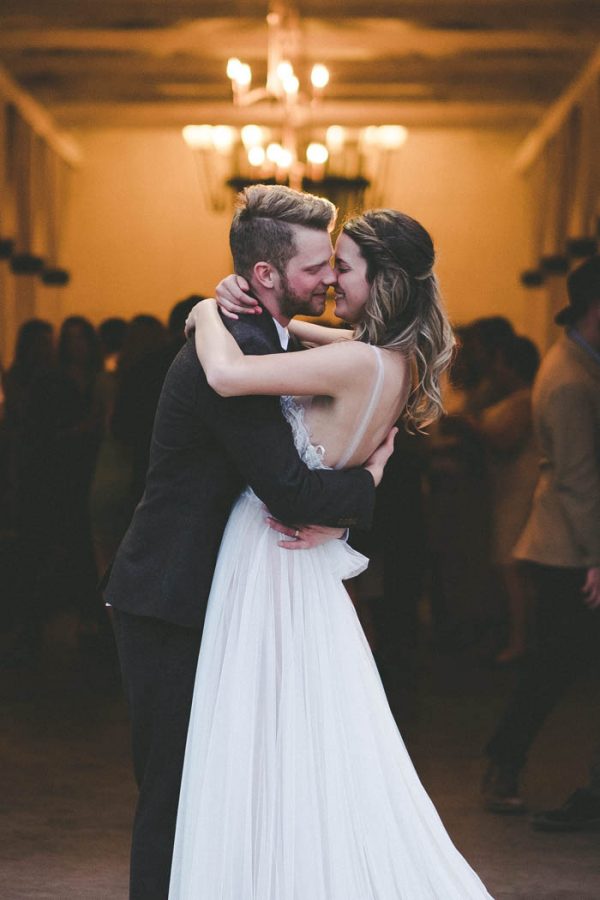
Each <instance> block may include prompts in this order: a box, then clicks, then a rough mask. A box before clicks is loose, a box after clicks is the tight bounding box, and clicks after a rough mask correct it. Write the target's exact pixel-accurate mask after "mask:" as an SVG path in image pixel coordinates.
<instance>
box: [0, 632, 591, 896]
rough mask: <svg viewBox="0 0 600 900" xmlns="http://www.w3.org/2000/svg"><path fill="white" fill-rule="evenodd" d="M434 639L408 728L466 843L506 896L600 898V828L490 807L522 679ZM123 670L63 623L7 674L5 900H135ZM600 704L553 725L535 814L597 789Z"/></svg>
mask: <svg viewBox="0 0 600 900" xmlns="http://www.w3.org/2000/svg"><path fill="white" fill-rule="evenodd" d="M423 643H424V647H423V649H422V651H421V652H420V654H419V657H418V660H417V663H416V678H415V682H416V689H415V691H414V694H413V696H412V703H411V704H410V705H411V707H412V709H411V712H410V714H409V715H408V716H407V718H408V719H409V721H408V722H407V724H406V726H404V727H403V731H404V732H405V736H406V739H407V743H408V746H409V749H410V752H411V754H412V756H413V759H414V761H415V764H416V767H417V770H418V772H419V774H420V776H421V778H422V780H423V782H424V784H425V786H426V788H427V789H428V791H429V793H430V795H431V797H432V799H433V800H434V802H435V803H436V805H437V808H438V810H439V812H440V814H441V816H442V818H443V820H444V822H445V824H446V827H447V828H448V830H449V832H450V834H451V836H452V838H453V840H454V841H455V843H456V844H457V845H458V847H459V848H460V849H461V851H462V852H463V853H464V855H465V856H466V857H467V858H468V860H469V861H470V862H471V864H472V865H473V866H474V867H475V868H476V869H477V871H478V872H479V874H480V876H481V877H482V879H483V880H484V882H485V883H486V885H487V886H488V889H489V891H490V893H491V894H492V895H493V896H494V897H496V898H498V900H500V898H502V900H509V898H523V900H525V898H527V900H534V898H535V900H538V898H539V900H542V898H544V900H554V898H555V900H559V898H570V900H598V898H600V835H599V834H596V835H594V834H590V835H586V834H576V835H545V834H540V833H536V832H533V831H532V830H531V827H530V824H529V821H528V819H527V818H526V817H523V818H518V819H510V818H502V817H494V816H490V815H488V814H486V813H484V812H483V811H482V810H481V808H480V802H479V796H478V787H479V781H480V777H481V771H482V761H481V758H480V755H479V754H480V748H481V746H482V744H483V742H484V740H485V738H486V736H487V735H488V733H489V732H490V730H491V728H492V726H493V724H494V722H495V720H496V718H497V716H498V714H499V712H500V710H501V708H502V706H503V703H504V700H505V698H506V696H507V694H508V691H509V690H510V684H511V681H512V678H513V677H514V676H513V674H511V673H510V672H499V671H495V670H493V669H491V668H489V667H485V666H483V665H482V664H481V663H480V662H478V661H477V660H476V659H474V658H471V659H465V658H464V657H463V658H461V657H456V656H452V655H445V656H440V655H439V654H437V653H435V652H434V651H433V650H432V649H431V648H430V647H428V646H427V643H426V641H424V642H423ZM111 666H112V661H111V658H110V655H108V656H107V655H106V653H104V654H101V655H99V656H98V655H97V654H95V653H94V652H90V651H89V650H86V652H85V653H80V652H79V651H78V650H77V649H76V647H75V645H74V639H73V635H72V633H71V632H70V631H69V627H68V623H62V624H59V625H58V626H56V627H55V628H54V630H53V631H52V633H51V634H50V635H49V646H48V648H47V651H46V654H45V658H44V660H43V663H42V665H41V667H40V668H39V669H38V670H37V671H35V672H28V673H24V672H23V671H17V670H12V671H7V672H4V673H2V680H1V687H0V692H1V695H2V710H3V712H2V718H3V727H2V732H1V737H0V773H1V776H0V777H1V783H2V790H1V791H0V897H1V898H2V900H51V898H52V900H126V898H127V856H128V843H129V826H130V820H131V815H132V810H133V805H134V800H135V791H134V786H133V782H132V777H131V772H130V767H129V748H128V726H127V716H126V710H125V708H124V705H123V703H122V700H121V697H120V693H119V688H118V684H117V681H116V676H115V675H114V673H113V674H112V675H111V674H110V673H111ZM598 696H599V695H598V685H597V684H593V683H592V682H591V681H590V682H586V681H583V682H581V683H580V684H578V685H577V686H576V688H575V689H574V690H573V691H572V692H571V693H570V695H569V696H568V697H567V698H565V701H564V702H563V704H562V706H561V708H560V709H559V710H558V711H557V713H556V714H555V715H554V716H553V717H552V719H551V720H550V721H549V722H548V724H547V726H546V728H545V729H544V732H543V735H542V736H541V739H540V740H539V741H538V743H537V745H536V747H535V750H534V753H533V755H532V758H531V764H530V767H529V771H528V776H527V781H526V795H527V799H528V800H529V802H530V804H531V806H532V808H534V809H535V808H543V807H545V806H548V805H553V804H555V803H556V802H560V801H562V799H564V797H565V796H566V795H567V794H568V793H569V792H570V791H571V790H572V789H574V788H575V787H577V785H578V784H580V783H582V782H584V781H585V778H586V766H587V762H588V759H589V755H590V753H591V748H592V745H593V741H594V731H595V730H597V729H598V727H599V726H600V710H599V708H598V706H599V704H598ZM409 699H410V696H409ZM6 726H8V727H6ZM205 900H211V898H205ZM306 900H310V898H306ZM382 900H387V898H382ZM390 900H393V898H390ZM407 900H411V898H407Z"/></svg>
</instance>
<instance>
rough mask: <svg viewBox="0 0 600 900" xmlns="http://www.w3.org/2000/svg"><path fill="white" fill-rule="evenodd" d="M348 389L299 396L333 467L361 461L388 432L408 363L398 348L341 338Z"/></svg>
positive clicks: (406, 387)
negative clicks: (326, 393) (391, 348)
mask: <svg viewBox="0 0 600 900" xmlns="http://www.w3.org/2000/svg"><path fill="white" fill-rule="evenodd" d="M344 355H345V357H346V362H347V367H348V389H347V390H343V389H342V390H338V392H337V394H336V396H335V397H331V396H326V395H319V396H314V397H304V398H297V399H298V400H300V402H302V403H303V405H304V407H305V421H306V425H307V428H308V431H309V432H310V436H311V441H312V443H313V444H316V445H318V446H321V447H322V448H323V450H324V454H325V455H324V457H323V461H324V462H325V464H326V465H327V466H330V467H331V468H350V467H352V466H357V465H361V464H362V463H363V462H364V461H365V460H366V459H368V457H369V456H370V455H371V453H372V452H373V451H374V450H375V448H376V447H378V446H379V445H380V444H381V443H382V441H383V440H385V438H386V436H387V435H388V433H389V431H390V428H392V426H393V425H394V424H395V423H396V422H397V420H398V418H399V417H400V415H401V413H402V410H403V409H404V407H405V405H406V401H407V399H408V395H409V392H410V386H411V373H410V364H409V362H408V360H407V359H406V357H404V356H402V354H400V353H398V352H396V351H390V350H382V349H381V348H379V347H373V346H371V345H368V344H359V343H357V342H355V341H345V342H344Z"/></svg>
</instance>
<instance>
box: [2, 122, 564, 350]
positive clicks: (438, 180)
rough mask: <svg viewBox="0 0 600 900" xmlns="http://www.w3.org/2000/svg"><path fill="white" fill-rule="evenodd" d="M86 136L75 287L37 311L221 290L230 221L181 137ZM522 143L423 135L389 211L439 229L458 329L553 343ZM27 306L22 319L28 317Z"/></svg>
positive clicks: (131, 305) (514, 138)
mask: <svg viewBox="0 0 600 900" xmlns="http://www.w3.org/2000/svg"><path fill="white" fill-rule="evenodd" d="M77 137H78V140H79V141H80V143H81V146H82V149H83V154H84V165H83V167H82V168H81V169H80V170H79V171H78V172H77V173H76V174H75V176H74V177H73V183H72V190H71V200H70V207H69V214H68V220H67V228H66V234H65V241H64V252H63V259H62V260H61V263H62V264H64V265H65V266H66V267H68V268H69V269H70V270H71V272H72V282H71V284H70V285H69V287H67V288H65V289H63V290H55V289H54V290H50V289H47V288H41V289H38V290H37V291H36V300H35V304H34V305H35V307H36V311H37V313H38V314H42V315H45V316H48V317H50V318H52V319H53V320H54V321H56V322H59V321H60V319H61V318H62V317H64V316H65V315H69V314H71V313H84V314H85V315H88V316H89V317H90V318H91V319H92V320H93V321H95V322H98V321H99V320H101V319H102V318H104V317H106V316H108V315H123V316H131V315H134V314H135V313H139V312H150V313H154V314H156V315H158V316H160V317H165V316H166V314H167V313H168V310H169V309H170V307H171V306H172V304H173V303H174V302H175V301H177V300H178V299H181V298H182V297H184V296H186V295H187V294H190V293H209V292H211V291H212V289H213V287H214V285H215V283H216V282H217V281H218V279H219V278H220V277H222V276H223V275H224V274H225V273H226V272H227V271H228V270H229V266H230V261H229V259H230V258H229V251H228V246H227V231H228V223H229V218H230V213H229V212H227V213H224V214H219V215H215V214H209V213H207V212H206V211H205V210H204V208H203V206H202V200H201V196H200V191H199V187H198V181H197V177H196V170H195V163H194V161H193V158H192V156H191V154H190V152H189V151H188V149H187V148H186V146H185V144H184V143H183V141H182V139H181V137H180V133H179V132H178V131H177V130H116V129H115V130H108V129H102V130H89V131H83V132H81V133H80V134H79V135H77ZM522 137H523V134H522V133H516V132H515V133H513V132H497V131H472V130H466V129H465V130H421V131H412V132H411V133H410V135H409V139H408V142H407V143H406V145H405V146H404V148H403V149H402V151H401V152H400V153H399V155H398V160H397V164H396V166H395V168H394V171H393V175H392V178H391V179H390V188H389V195H388V196H387V198H386V203H387V204H388V205H389V206H393V207H397V208H399V209H402V210H404V211H406V212H408V213H409V214H411V215H413V216H415V217H416V218H418V219H419V220H420V221H422V222H423V224H424V225H425V226H426V227H427V228H428V229H429V230H430V231H431V233H432V235H433V237H434V240H435V242H436V245H437V248H438V258H439V261H438V272H439V275H440V279H441V282H442V287H443V289H444V293H445V295H446V298H447V303H448V307H449V310H450V313H451V315H452V317H453V319H454V321H456V322H464V321H467V320H469V319H471V318H474V317H475V316H483V315H493V314H503V315H507V316H508V317H509V318H511V319H512V321H513V322H514V324H515V326H516V327H517V328H518V329H519V330H521V331H524V332H526V333H528V334H530V335H531V336H532V337H534V338H535V339H537V340H538V342H539V343H540V344H543V343H544V342H545V329H546V318H547V316H546V312H545V306H546V301H545V299H544V296H543V295H542V296H540V294H541V293H542V292H534V293H533V294H531V293H529V292H526V291H524V290H523V289H521V288H520V286H519V283H518V275H519V272H520V271H521V270H522V269H523V268H526V267H527V265H528V262H529V260H528V239H529V226H528V221H527V218H528V216H527V213H528V210H527V203H526V197H525V193H524V186H523V184H522V182H521V180H520V179H519V178H518V177H517V176H515V175H514V174H513V172H512V171H511V161H512V158H513V155H514V153H515V150H516V147H517V146H518V144H519V141H520V140H521V139H522ZM2 265H4V266H5V265H6V264H2ZM13 293H14V291H13ZM10 295H11V292H10V290H9V291H8V292H5V296H10ZM536 295H537V296H536ZM30 305H31V304H30V303H26V304H24V306H23V308H25V307H26V308H27V309H29V307H30ZM17 307H18V304H17V305H16V308H15V311H14V314H11V316H10V317H11V319H14V318H15V317H17V318H19V311H18V308H17ZM5 316H6V314H5ZM0 324H1V323H0ZM13 325H14V322H13ZM13 325H11V324H10V323H9V330H10V331H11V333H12V332H13V331H14V327H13ZM5 331H6V333H7V337H8V331H7V329H6V328H5ZM7 355H8V354H7V353H6V352H5V361H6V359H7Z"/></svg>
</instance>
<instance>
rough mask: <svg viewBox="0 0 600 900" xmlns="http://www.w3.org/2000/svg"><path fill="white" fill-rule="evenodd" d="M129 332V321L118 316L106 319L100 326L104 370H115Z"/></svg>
mask: <svg viewBox="0 0 600 900" xmlns="http://www.w3.org/2000/svg"><path fill="white" fill-rule="evenodd" d="M126 334H127V322H126V321H125V319H121V318H120V317H118V316H112V317H111V318H110V319H104V321H102V322H100V324H99V326H98V339H99V341H100V350H101V352H102V360H103V364H102V368H103V371H104V372H114V371H115V369H116V368H117V363H118V360H119V354H120V352H121V350H122V349H123V341H124V340H125V335H126Z"/></svg>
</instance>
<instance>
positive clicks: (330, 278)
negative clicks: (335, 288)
mask: <svg viewBox="0 0 600 900" xmlns="http://www.w3.org/2000/svg"><path fill="white" fill-rule="evenodd" d="M336 281H337V276H336V273H335V269H331V268H328V269H327V271H326V272H325V275H324V276H323V284H325V285H327V287H331V285H332V284H335V283H336Z"/></svg>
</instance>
